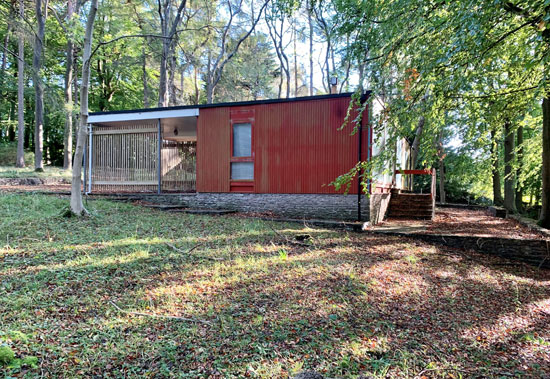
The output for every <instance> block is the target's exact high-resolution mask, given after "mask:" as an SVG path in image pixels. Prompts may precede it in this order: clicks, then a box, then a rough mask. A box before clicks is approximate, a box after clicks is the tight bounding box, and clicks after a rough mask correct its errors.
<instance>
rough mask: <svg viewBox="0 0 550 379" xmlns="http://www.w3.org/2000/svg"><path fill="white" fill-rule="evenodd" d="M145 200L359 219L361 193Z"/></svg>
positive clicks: (365, 204)
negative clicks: (358, 201) (358, 205)
mask: <svg viewBox="0 0 550 379" xmlns="http://www.w3.org/2000/svg"><path fill="white" fill-rule="evenodd" d="M136 197H139V198H140V199H142V200H145V201H148V202H152V203H158V204H178V205H182V206H184V207H188V208H197V209H227V210H235V211H239V212H260V213H263V212H271V213H273V214H275V215H278V216H284V217H288V218H298V219H314V218H318V219H324V220H344V221H356V220H357V195H338V194H336V195H321V194H264V193H193V194H161V195H153V194H141V195H136ZM369 208H370V206H369V199H368V197H367V196H363V197H362V199H361V219H362V220H364V221H366V220H369Z"/></svg>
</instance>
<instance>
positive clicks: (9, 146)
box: [0, 142, 34, 166]
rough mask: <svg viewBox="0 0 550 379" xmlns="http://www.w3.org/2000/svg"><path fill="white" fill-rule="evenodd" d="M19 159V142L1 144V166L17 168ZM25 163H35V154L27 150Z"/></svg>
mask: <svg viewBox="0 0 550 379" xmlns="http://www.w3.org/2000/svg"><path fill="white" fill-rule="evenodd" d="M16 157H17V142H9V143H0V166H15V159H16ZM25 163H26V164H27V165H32V164H33V163H34V153H33V152H32V151H28V150H25Z"/></svg>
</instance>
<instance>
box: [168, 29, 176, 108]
mask: <svg viewBox="0 0 550 379" xmlns="http://www.w3.org/2000/svg"><path fill="white" fill-rule="evenodd" d="M175 39H176V37H174V41H173V42H172V45H171V46H170V70H169V72H168V104H169V105H170V106H174V105H176V104H177V103H176V65H177V61H176V55H175V54H174V53H173V52H174V50H175V45H176V41H175Z"/></svg>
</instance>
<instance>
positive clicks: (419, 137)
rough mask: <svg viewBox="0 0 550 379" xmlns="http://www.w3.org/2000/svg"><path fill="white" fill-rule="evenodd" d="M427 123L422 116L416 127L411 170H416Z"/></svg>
mask: <svg viewBox="0 0 550 379" xmlns="http://www.w3.org/2000/svg"><path fill="white" fill-rule="evenodd" d="M425 123H426V119H425V118H424V116H422V117H420V119H419V120H418V124H417V125H416V131H415V135H414V140H413V143H412V146H411V170H414V169H416V164H417V163H418V162H417V161H418V152H419V150H420V141H421V140H422V132H423V131H424V124H425Z"/></svg>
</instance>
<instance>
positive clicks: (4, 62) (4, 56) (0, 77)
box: [0, 7, 12, 90]
mask: <svg viewBox="0 0 550 379" xmlns="http://www.w3.org/2000/svg"><path fill="white" fill-rule="evenodd" d="M10 16H11V7H10ZM11 29H12V26H11V21H8V28H7V30H6V37H5V38H4V51H3V52H2V72H1V74H0V88H1V89H2V90H3V89H4V78H5V77H6V65H7V64H8V45H9V42H10V34H11Z"/></svg>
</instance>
